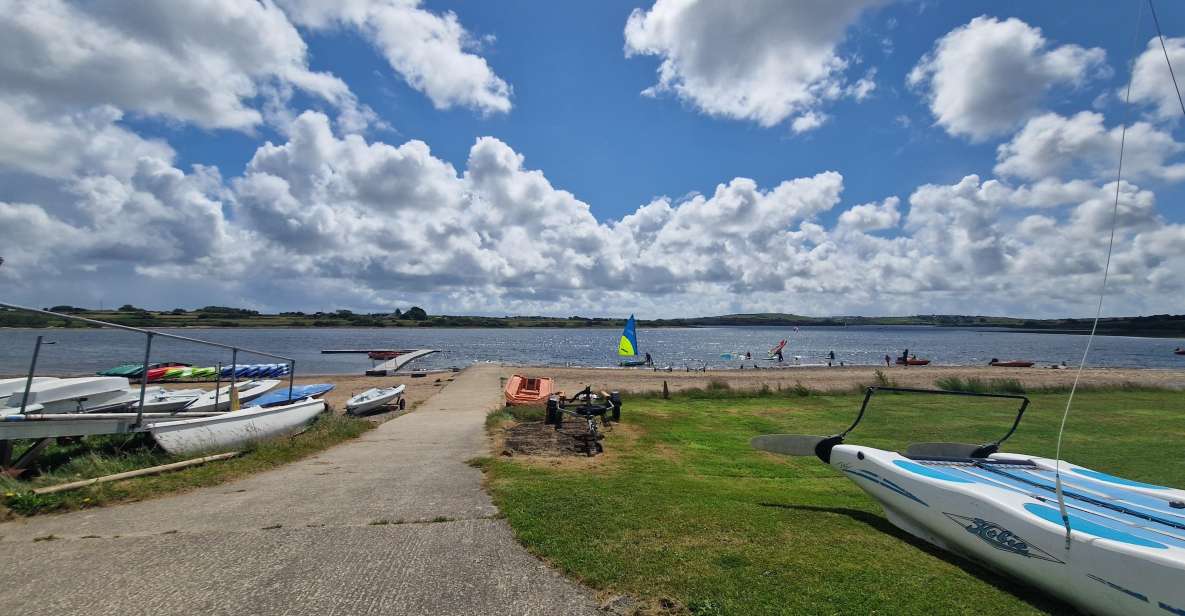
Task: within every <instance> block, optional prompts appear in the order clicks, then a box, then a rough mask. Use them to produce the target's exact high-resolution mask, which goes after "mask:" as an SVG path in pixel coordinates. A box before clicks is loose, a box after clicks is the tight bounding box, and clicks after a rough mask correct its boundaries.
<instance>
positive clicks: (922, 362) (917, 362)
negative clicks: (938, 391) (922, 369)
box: [897, 357, 930, 366]
mask: <svg viewBox="0 0 1185 616" xmlns="http://www.w3.org/2000/svg"><path fill="white" fill-rule="evenodd" d="M929 364H930V360H928V359H918V358H916V357H910V358H909V359H905V358H904V357H898V358H897V365H898V366H926V365H929Z"/></svg>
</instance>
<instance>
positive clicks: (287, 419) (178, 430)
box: [148, 398, 325, 456]
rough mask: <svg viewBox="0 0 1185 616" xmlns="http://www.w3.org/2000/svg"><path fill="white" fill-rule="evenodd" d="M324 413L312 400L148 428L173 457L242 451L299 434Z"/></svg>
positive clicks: (320, 402)
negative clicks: (271, 440)
mask: <svg viewBox="0 0 1185 616" xmlns="http://www.w3.org/2000/svg"><path fill="white" fill-rule="evenodd" d="M324 411H325V402H324V401H323V400H315V399H313V398H304V399H301V400H295V401H293V402H292V404H285V405H282V406H273V407H269V408H264V407H259V406H252V407H249V408H245V409H243V410H240V411H231V412H229V413H222V414H221V415H215V416H213V417H194V418H192V419H180V420H176V421H173V420H170V421H164V422H157V423H153V424H151V425H149V426H148V431H149V432H150V433H151V434H152V438H153V439H154V440H155V441H156V442H157V444H158V445H160V446H161V448H163V449H164V450H165V451H167V452H169V453H171V454H173V455H175V456H179V455H191V454H195V453H199V452H206V451H218V450H226V449H233V448H235V447H242V446H243V445H247V444H249V443H252V442H255V441H261V440H264V439H269V438H276V437H280V436H290V435H293V434H296V433H298V432H301V431H302V430H304V429H305V426H307V425H308V424H309V423H311V422H312V421H313V420H314V419H316V417H317V415H320V414H321V413H322V412H324Z"/></svg>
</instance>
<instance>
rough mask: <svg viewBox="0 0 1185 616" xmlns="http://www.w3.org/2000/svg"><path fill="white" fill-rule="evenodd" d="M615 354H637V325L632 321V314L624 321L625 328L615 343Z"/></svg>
mask: <svg viewBox="0 0 1185 616" xmlns="http://www.w3.org/2000/svg"><path fill="white" fill-rule="evenodd" d="M617 354H618V355H625V356H632V355H637V354H638V326H637V325H636V324H635V323H634V315H632V314H631V315H630V320H628V321H626V322H625V329H624V330H622V332H621V341H620V342H618V343H617Z"/></svg>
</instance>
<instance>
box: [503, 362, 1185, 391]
mask: <svg viewBox="0 0 1185 616" xmlns="http://www.w3.org/2000/svg"><path fill="white" fill-rule="evenodd" d="M877 370H879V371H881V372H882V373H883V374H884V375H885V376H886V377H887V378H889V379H892V380H893V381H894V382H896V384H897V385H898V386H901V387H934V386H935V381H937V380H938V379H941V378H944V377H960V378H964V379H966V378H978V379H983V380H988V379H1016V380H1018V381H1020V382H1021V383H1022V384H1023V385H1024V386H1026V387H1030V388H1039V387H1061V386H1064V387H1068V386H1069V385H1070V384H1071V383H1072V382H1073V381H1074V373H1075V370H1072V369H1071V370H1065V369H1063V370H1055V369H1051V368H994V367H989V366H911V367H908V368H903V367H899V366H893V367H891V368H884V367H881V368H877V367H875V366H847V367H842V368H841V367H838V366H837V367H833V368H829V367H800V368H767V369H760V370H753V369H747V370H709V371H707V372H687V371H672V372H665V371H657V372H656V371H654V370H650V369H638V368H603V369H601V368H515V367H506V368H505V370H504V372H505V376H507V377H509V376H510V375H511V374H526V375H531V376H550V377H552V378H554V379H556V385H557V387H558V388H559V389H562V390H564V391H565V392H567V393H569V394H570V393H573V392H576V391H578V390H580V389H583V388H584V387H585V386H586V385H592V386H593V390H594V391H596V390H602V389H603V390H607V391H613V390H617V391H621V392H623V393H624V392H653V391H661V390H662V384H663V381H666V382H667V386H668V388H669V389H670V390H671V391H682V390H685V389H693V388H704V387H706V386H707V385H708V383H709V382H710V381H714V380H715V381H723V382H725V383H728V385H729V387H731V388H732V389H741V390H757V389H761V387H762V386H768V387H770V388H771V389H778V388H781V389H787V388H792V387H794V386H795V385H797V384H802V385H803V386H805V387H809V388H811V389H815V390H820V391H839V390H852V389H854V388H856V387H862V386H867V385H873V384H875V383H876V382H877V377H876V371H877ZM1127 383H1131V384H1136V385H1145V386H1153V387H1171V388H1182V389H1185V370H1152V369H1134V368H1089V369H1087V370H1086V371H1085V373H1084V374H1083V376H1082V384H1083V385H1087V386H1105V385H1122V384H1127Z"/></svg>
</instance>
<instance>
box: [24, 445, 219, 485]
mask: <svg viewBox="0 0 1185 616" xmlns="http://www.w3.org/2000/svg"><path fill="white" fill-rule="evenodd" d="M237 455H239V452H237V451H231V452H228V453H220V454H217V455H213V456H205V457H202V458H193V459H192V460H182V461H181V462H173V463H171V464H161V465H160V466H150V467H148V468H141V469H137V470H134V471H127V472H125V473H116V474H114V475H106V476H104V477H95V478H94V479H83V480H82V481H71V482H70V483H59V484H58V485H56V486H48V487H45V488H37V489H36V490H33V493H34V494H53V493H54V492H64V491H66V490H73V489H76V488H84V487H86V486H89V485H94V484H96V483H107V482H108V481H119V480H120V479H131V478H132V477H140V476H142V475H152V474H154V473H163V472H165V471H171V470H176V469H179V468H185V467H187V466H196V465H198V464H205V463H206V462H213V461H215V460H225V459H227V458H233V457H235V456H237Z"/></svg>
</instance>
